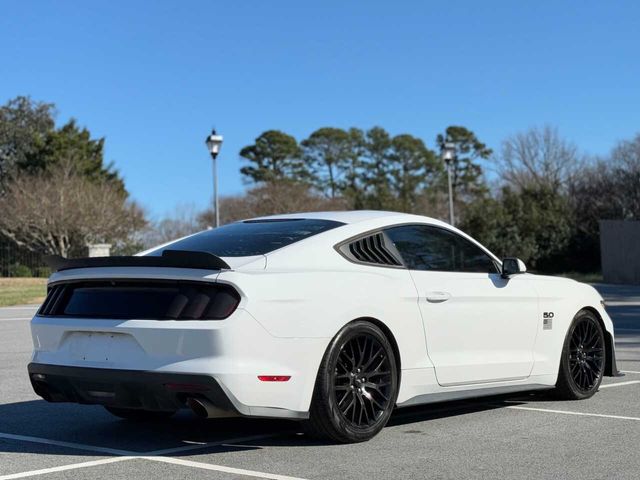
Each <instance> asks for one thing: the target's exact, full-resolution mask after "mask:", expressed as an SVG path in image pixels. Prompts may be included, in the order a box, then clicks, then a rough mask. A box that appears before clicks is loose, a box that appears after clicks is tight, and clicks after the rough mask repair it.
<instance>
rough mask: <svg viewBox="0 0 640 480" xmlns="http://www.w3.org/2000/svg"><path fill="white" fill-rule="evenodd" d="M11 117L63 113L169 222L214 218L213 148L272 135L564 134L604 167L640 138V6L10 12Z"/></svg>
mask: <svg viewBox="0 0 640 480" xmlns="http://www.w3.org/2000/svg"><path fill="white" fill-rule="evenodd" d="M0 7H1V10H2V13H1V15H0V103H4V102H6V101H7V100H8V99H10V98H13V97H15V96H16V95H31V96H32V97H33V98H34V99H37V100H45V101H49V102H54V103H55V104H56V105H57V107H58V121H59V123H61V122H64V121H66V120H68V119H69V118H70V117H75V118H77V119H78V121H79V122H80V124H82V125H85V126H87V127H88V128H89V129H90V130H91V132H92V133H93V135H94V136H104V137H106V158H107V160H113V161H114V162H115V165H116V166H117V168H118V169H119V170H120V172H121V173H122V175H123V176H124V178H125V181H126V184H127V187H128V189H129V190H130V191H131V193H132V195H133V197H134V198H135V199H136V200H138V201H139V202H141V203H142V204H143V205H144V206H145V207H146V208H147V209H148V210H149V212H150V213H151V214H152V215H154V216H156V217H158V216H161V215H163V214H165V213H168V212H170V211H171V210H172V209H173V207H174V206H175V205H177V204H191V203H193V204H195V205H196V206H197V207H198V208H202V207H205V206H206V205H208V203H209V202H210V199H211V191H212V187H211V165H210V160H209V157H208V155H207V152H206V150H205V147H204V143H203V140H204V137H205V136H206V135H207V134H208V132H209V130H210V129H211V127H212V126H213V125H215V126H216V127H217V128H218V130H219V131H220V132H221V133H222V134H223V135H224V136H225V143H224V145H223V147H222V152H221V154H220V157H219V158H220V176H221V179H220V193H221V195H228V194H235V193H239V192H241V191H242V190H243V189H244V188H245V187H244V185H243V183H242V179H241V178H240V175H239V172H238V170H239V167H240V166H241V164H242V162H241V160H240V158H239V157H238V151H239V150H240V148H241V147H242V146H244V145H246V144H248V143H250V142H252V140H253V139H254V138H255V137H256V136H258V135H259V134H260V133H261V132H262V131H264V130H266V129H270V128H274V129H281V130H284V131H286V132H289V133H291V134H293V135H294V136H296V137H297V138H298V139H302V138H304V137H305V136H306V135H308V134H309V133H311V132H312V131H313V130H315V129H316V128H319V127H323V126H338V127H350V126H358V127H362V128H368V127H371V126H374V125H381V126H383V127H385V128H386V129H388V130H389V131H390V132H391V133H393V134H397V133H405V132H406V133H411V134H413V135H416V136H419V137H421V138H423V139H424V140H425V142H427V143H428V144H429V145H431V146H433V140H434V138H435V136H436V134H437V133H438V132H440V131H442V130H443V129H444V128H445V127H446V126H447V125H450V124H458V125H464V126H467V127H469V128H471V129H473V130H474V131H475V132H476V133H477V134H478V136H479V137H480V139H482V140H483V141H485V142H486V143H487V144H489V146H491V147H492V148H494V149H496V148H499V145H500V141H501V140H502V139H503V138H504V137H505V136H507V135H509V134H511V133H514V132H517V131H519V130H522V129H526V128H527V127H529V126H533V125H542V124H545V123H550V124H553V125H556V126H558V127H559V129H560V132H561V134H563V135H564V136H566V137H567V138H569V139H571V140H572V141H574V142H575V143H576V144H578V145H579V146H580V147H581V148H582V149H583V150H585V151H586V152H587V153H590V154H604V153H606V152H607V151H608V150H609V149H610V147H611V146H612V145H613V144H614V143H615V142H616V141H618V140H620V139H623V138H628V137H630V136H632V135H633V134H635V133H636V132H638V131H640V55H639V52H640V2H637V1H616V2H602V1H580V2H575V1H574V2H568V1H567V2H565V1H540V0H538V1H535V2H534V1H531V2H526V3H525V2H514V1H482V2H478V1H447V2H427V1H413V2H409V1H406V2H388V1H387V2H382V1H367V2H355V1H353V2H344V1H341V2H337V1H336V2H334V1H324V2H303V1H291V2H285V1H278V2H266V1H233V2H232V1H227V2H215V1H177V0H176V1H173V2H167V1H148V2H143V1H114V0H110V1H86V0H83V1H56V2H53V1H50V2H37V1H30V0H20V1H17V0H16V1H8V0H0Z"/></svg>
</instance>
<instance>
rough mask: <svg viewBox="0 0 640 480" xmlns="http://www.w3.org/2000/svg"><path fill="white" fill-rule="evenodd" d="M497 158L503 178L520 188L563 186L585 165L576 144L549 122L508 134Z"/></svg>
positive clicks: (499, 171)
mask: <svg viewBox="0 0 640 480" xmlns="http://www.w3.org/2000/svg"><path fill="white" fill-rule="evenodd" d="M495 161H496V163H497V169H498V173H500V174H501V176H502V178H503V180H504V181H506V182H507V183H509V184H510V185H512V186H515V187H516V188H520V189H521V188H525V187H528V186H538V187H551V188H554V189H558V188H564V187H566V185H567V183H568V182H569V180H570V179H571V177H572V176H573V175H574V174H575V173H576V171H578V169H579V167H580V165H581V164H582V159H581V157H580V154H579V153H578V149H577V147H576V146H575V145H574V144H572V143H571V142H569V141H567V140H565V139H563V138H562V137H561V136H560V134H559V133H558V129H557V128H555V127H551V126H549V125H546V126H544V127H542V128H537V127H536V128H530V129H529V130H527V131H525V132H521V133H516V134H515V135H512V136H510V137H508V138H507V139H506V140H504V142H503V143H502V151H501V153H500V155H499V156H498V157H497V158H496V159H495Z"/></svg>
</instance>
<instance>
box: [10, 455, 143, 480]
mask: <svg viewBox="0 0 640 480" xmlns="http://www.w3.org/2000/svg"><path fill="white" fill-rule="evenodd" d="M134 458H135V457H115V458H105V459H103V460H92V461H90V462H82V463H72V464H70V465H61V466H59V467H51V468H43V469H41V470H31V471H30V472H21V473H11V474H9V475H2V476H0V480H11V479H14V478H26V477H34V476H36V475H46V474H47V473H55V472H64V471H65V470H75V469H77V468H87V467H96V466H98V465H104V464H106V463H115V462H122V461H125V460H132V459H134Z"/></svg>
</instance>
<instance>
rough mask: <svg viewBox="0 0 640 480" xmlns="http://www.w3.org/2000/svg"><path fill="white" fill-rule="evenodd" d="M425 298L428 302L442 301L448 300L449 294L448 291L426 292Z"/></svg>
mask: <svg viewBox="0 0 640 480" xmlns="http://www.w3.org/2000/svg"><path fill="white" fill-rule="evenodd" d="M426 298H427V302H429V303H442V302H446V301H447V300H449V299H450V298H451V294H450V293H449V292H428V293H427V295H426Z"/></svg>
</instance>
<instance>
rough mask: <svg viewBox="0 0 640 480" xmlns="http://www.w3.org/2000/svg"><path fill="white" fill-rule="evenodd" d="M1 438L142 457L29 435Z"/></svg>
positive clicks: (3, 434) (7, 435)
mask: <svg viewBox="0 0 640 480" xmlns="http://www.w3.org/2000/svg"><path fill="white" fill-rule="evenodd" d="M0 438H6V439H7V440H18V441H21V442H31V443H40V444H42V445H53V446H56V447H65V448H73V449H75V450H84V451H87V452H94V453H105V454H108V455H124V456H131V455H140V452H131V451H129V450H119V449H116V448H107V447H97V446H94V445H85V444H83V443H73V442H63V441H60V440H49V439H48V438H40V437H30V436H27V435H14V434H12V433H0ZM0 478H1V477H0Z"/></svg>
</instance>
